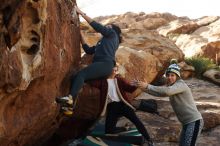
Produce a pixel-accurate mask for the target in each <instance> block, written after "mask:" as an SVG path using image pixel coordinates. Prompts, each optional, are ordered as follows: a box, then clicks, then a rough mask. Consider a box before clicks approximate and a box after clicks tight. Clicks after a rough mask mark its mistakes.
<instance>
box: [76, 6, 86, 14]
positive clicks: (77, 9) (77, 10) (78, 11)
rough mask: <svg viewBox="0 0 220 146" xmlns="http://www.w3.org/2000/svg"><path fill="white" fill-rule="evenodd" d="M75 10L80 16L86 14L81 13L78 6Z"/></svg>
mask: <svg viewBox="0 0 220 146" xmlns="http://www.w3.org/2000/svg"><path fill="white" fill-rule="evenodd" d="M75 9H76V12H77V13H78V14H79V15H83V14H85V13H83V11H81V10H80V9H79V8H78V7H77V6H75Z"/></svg>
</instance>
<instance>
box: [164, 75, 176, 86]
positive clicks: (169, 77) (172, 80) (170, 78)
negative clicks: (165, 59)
mask: <svg viewBox="0 0 220 146" xmlns="http://www.w3.org/2000/svg"><path fill="white" fill-rule="evenodd" d="M166 78H167V84H168V85H172V84H173V83H175V82H176V80H177V75H176V74H175V73H172V72H170V73H167V75H166Z"/></svg>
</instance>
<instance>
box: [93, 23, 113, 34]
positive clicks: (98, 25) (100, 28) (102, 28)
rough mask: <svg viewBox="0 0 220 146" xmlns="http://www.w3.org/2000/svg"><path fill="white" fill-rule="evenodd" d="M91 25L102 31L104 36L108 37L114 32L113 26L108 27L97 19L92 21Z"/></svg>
mask: <svg viewBox="0 0 220 146" xmlns="http://www.w3.org/2000/svg"><path fill="white" fill-rule="evenodd" d="M90 25H91V26H92V27H93V29H95V31H97V32H99V33H101V34H102V35H103V36H106V37H108V36H110V35H112V34H113V33H114V30H113V29H112V28H107V27H105V26H103V25H101V24H100V23H97V22H96V21H92V22H91V23H90Z"/></svg>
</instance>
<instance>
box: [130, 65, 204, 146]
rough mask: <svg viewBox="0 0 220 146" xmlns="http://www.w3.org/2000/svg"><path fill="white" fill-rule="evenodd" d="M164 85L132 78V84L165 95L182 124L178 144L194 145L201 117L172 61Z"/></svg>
mask: <svg viewBox="0 0 220 146" xmlns="http://www.w3.org/2000/svg"><path fill="white" fill-rule="evenodd" d="M165 75H166V80H167V85H166V86H153V85H150V84H148V83H147V82H142V81H139V80H133V81H132V85H134V86H137V87H140V88H141V89H142V90H143V91H144V92H147V93H149V94H151V95H154V96H157V97H167V96H169V100H170V103H171V106H172V108H173V110H174V112H175V113H176V116H177V118H178V120H179V121H180V122H181V124H182V131H181V135H180V142H179V146H195V145H196V140H197V138H198V136H199V135H200V133H201V131H202V128H203V118H202V116H201V114H200V112H199V111H198V109H197V107H196V104H195V101H194V98H193V96H192V93H191V90H190V88H189V87H188V86H187V84H186V83H185V82H184V81H183V80H182V79H181V77H180V68H179V66H178V65H177V64H176V63H174V64H171V65H170V66H169V67H168V68H167V70H166V72H165Z"/></svg>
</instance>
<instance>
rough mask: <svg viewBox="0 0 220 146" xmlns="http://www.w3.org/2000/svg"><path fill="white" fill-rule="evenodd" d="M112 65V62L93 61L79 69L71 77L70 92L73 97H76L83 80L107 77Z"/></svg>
mask: <svg viewBox="0 0 220 146" xmlns="http://www.w3.org/2000/svg"><path fill="white" fill-rule="evenodd" d="M113 67H114V62H113V61H109V62H107V61H106V62H93V63H92V64H90V65H88V66H87V67H86V68H84V69H82V70H81V71H79V72H78V73H77V74H76V75H75V76H74V77H73V79H72V83H71V91H70V94H71V95H72V97H73V98H76V97H77V94H78V92H79V90H80V89H81V88H82V86H83V84H84V82H86V81H88V80H94V79H99V78H105V77H106V78H107V77H108V76H109V75H110V74H111V73H112V69H113Z"/></svg>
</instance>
